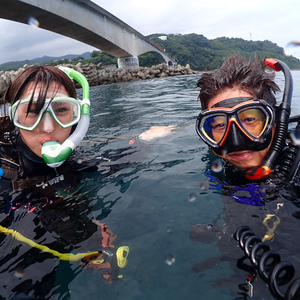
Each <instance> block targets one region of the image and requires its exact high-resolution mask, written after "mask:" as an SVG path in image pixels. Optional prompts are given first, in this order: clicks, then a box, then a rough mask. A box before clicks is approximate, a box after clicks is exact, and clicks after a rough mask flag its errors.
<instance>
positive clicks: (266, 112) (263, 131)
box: [196, 97, 275, 155]
mask: <svg viewBox="0 0 300 300" xmlns="http://www.w3.org/2000/svg"><path fill="white" fill-rule="evenodd" d="M221 107H222V108H221ZM227 107H228V108H227ZM274 121H275V112H274V109H273V107H272V106H271V105H269V104H268V103H267V102H265V101H264V100H253V99H251V98H249V97H239V98H230V99H226V100H223V101H220V102H218V103H217V104H216V105H214V106H213V107H212V108H211V109H209V110H208V109H206V110H203V111H201V112H200V114H199V116H198V118H197V121H196V131H197V134H198V135H199V136H200V137H201V139H202V140H203V141H204V142H205V143H206V144H208V145H209V146H210V147H212V148H213V150H214V151H215V152H216V153H217V154H219V155H223V154H224V153H230V152H235V151H243V150H255V151H259V150H263V149H265V148H267V147H268V146H269V144H270V142H271V139H272V127H273V126H274Z"/></svg>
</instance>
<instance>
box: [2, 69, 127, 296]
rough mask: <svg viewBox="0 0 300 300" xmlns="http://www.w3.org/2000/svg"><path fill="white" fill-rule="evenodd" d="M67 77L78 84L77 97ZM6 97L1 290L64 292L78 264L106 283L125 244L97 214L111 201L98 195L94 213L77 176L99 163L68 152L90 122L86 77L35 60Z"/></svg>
mask: <svg viewBox="0 0 300 300" xmlns="http://www.w3.org/2000/svg"><path fill="white" fill-rule="evenodd" d="M71 79H74V80H75V81H77V82H78V83H79V84H80V85H81V87H82V94H83V97H82V98H83V99H82V100H79V99H77V97H76V89H75V85H74V83H73V82H72V80H71ZM4 101H5V103H4V107H3V108H4V111H5V115H4V116H2V119H1V125H2V132H1V149H0V154H1V157H0V163H1V165H0V167H1V172H2V178H1V179H0V195H1V197H0V198H1V199H0V200H1V201H0V215H1V220H0V242H1V255H0V274H1V276H0V279H1V280H0V281H1V284H0V298H1V299H2V298H3V299H20V298H22V299H25V298H26V299H40V298H42V299H52V297H54V295H56V294H61V295H67V294H68V293H70V291H69V287H68V283H69V282H70V281H72V279H73V278H74V277H75V276H76V275H77V274H78V272H77V271H74V270H76V269H78V268H79V267H80V269H88V268H92V269H94V270H100V272H101V273H102V277H103V278H104V280H105V281H107V282H109V283H112V282H113V281H115V280H117V279H118V278H120V276H121V275H120V274H119V269H120V268H123V267H125V266H126V263H127V255H128V252H129V249H128V247H127V246H121V247H116V248H115V246H114V245H112V241H113V240H114V239H115V236H114V237H113V234H112V232H111V231H110V230H108V228H107V226H106V225H104V224H102V223H100V222H99V221H98V220H102V219H104V218H105V217H106V216H107V215H108V214H109V212H110V210H111V207H112V206H113V205H114V203H115V202H113V201H111V203H110V202H106V203H105V204H104V203H103V207H104V206H105V209H104V208H103V210H102V212H101V214H100V215H97V216H96V217H95V218H93V217H91V215H90V214H91V211H92V208H93V205H92V203H91V202H92V199H93V200H94V199H95V195H93V196H92V197H89V192H90V190H89V189H88V188H87V187H85V185H84V184H83V183H82V181H81V179H82V175H83V170H85V171H87V172H91V171H96V170H97V169H98V167H97V166H96V165H95V163H94V164H93V165H91V166H89V165H87V164H86V163H85V162H84V163H81V162H80V163H77V160H76V159H75V158H74V157H70V155H71V153H72V151H73V149H74V148H75V147H76V146H77V145H79V143H80V142H81V140H82V139H83V138H84V136H85V134H86V132H87V129H88V126H89V119H90V115H89V112H90V110H89V108H90V101H89V85H88V82H87V80H86V79H85V77H84V76H83V75H81V74H80V73H79V72H77V71H75V70H73V69H69V68H66V67H61V69H60V68H57V67H52V66H47V65H43V66H32V67H29V68H27V69H25V70H24V71H23V72H22V73H21V74H20V75H19V76H18V77H17V78H16V79H15V80H14V81H13V82H12V84H11V85H10V86H9V87H8V89H7V91H6V92H5V95H4ZM11 184H12V186H11ZM11 188H13V190H14V191H13V192H12V191H11ZM93 197H94V198H93ZM101 200H102V198H101V197H97V201H98V205H99V206H101ZM102 202H104V200H102ZM100 211H101V210H100ZM96 219H97V220H96ZM11 237H12V238H11ZM76 252H77V253H76ZM37 262H38V264H37ZM73 267H74V268H73ZM72 268H73V269H72ZM58 270H61V272H58ZM19 274H21V275H19ZM61 274H63V275H62V276H60V275H61ZM67 274H69V275H68V276H67ZM60 277H61V279H60ZM60 285H61V287H60V288H58V287H59V286H60ZM66 297H67V296H66Z"/></svg>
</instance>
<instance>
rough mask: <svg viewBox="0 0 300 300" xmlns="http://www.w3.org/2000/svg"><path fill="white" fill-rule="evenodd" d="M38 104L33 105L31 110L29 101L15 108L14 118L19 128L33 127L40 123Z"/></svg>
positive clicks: (21, 102)
mask: <svg viewBox="0 0 300 300" xmlns="http://www.w3.org/2000/svg"><path fill="white" fill-rule="evenodd" d="M39 115H40V114H39V113H38V112H37V103H34V102H33V103H32V104H31V106H30V108H29V100H24V101H23V100H22V101H20V102H19V103H16V104H15V105H14V106H13V111H12V117H13V121H14V124H15V126H17V127H28V128H30V127H32V126H34V125H35V123H36V122H38V121H39Z"/></svg>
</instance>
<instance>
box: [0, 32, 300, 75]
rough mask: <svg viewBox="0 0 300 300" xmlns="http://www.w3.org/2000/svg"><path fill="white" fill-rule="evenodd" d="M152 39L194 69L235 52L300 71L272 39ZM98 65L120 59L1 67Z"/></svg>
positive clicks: (152, 60) (148, 60) (99, 56)
mask: <svg viewBox="0 0 300 300" xmlns="http://www.w3.org/2000/svg"><path fill="white" fill-rule="evenodd" d="M148 38H149V39H150V41H152V42H154V43H155V44H157V45H159V46H160V47H161V48H163V49H165V51H166V53H167V54H168V55H169V56H171V57H172V58H174V59H176V60H177V61H178V63H179V64H180V65H182V66H185V65H187V64H189V65H190V66H191V69H192V70H195V71H208V70H214V69H216V68H218V67H220V66H221V64H222V62H223V61H224V59H225V58H226V57H228V56H230V55H231V54H233V53H236V52H239V53H240V54H241V55H242V56H244V57H246V58H249V57H250V56H253V55H254V54H256V55H258V56H260V57H261V58H266V57H272V58H276V59H280V60H282V61H283V62H285V63H286V64H287V65H288V66H289V67H290V69H293V70H300V60H299V59H297V58H295V57H293V56H285V55H284V53H283V48H282V47H279V46H278V45H277V44H275V43H272V42H271V41H268V40H265V41H246V40H243V39H241V38H227V37H220V38H216V39H211V40H210V39H208V38H206V37H205V36H203V35H201V34H200V35H199V34H194V33H192V34H184V35H181V34H168V35H167V34H152V35H150V36H148ZM79 61H80V62H82V63H83V64H99V63H102V64H103V65H112V64H115V65H117V58H115V57H113V56H111V55H109V54H107V53H104V52H101V51H93V52H92V53H83V54H82V55H80V56H78V55H67V56H63V57H48V56H43V57H40V58H36V59H32V60H25V61H19V62H10V63H5V64H2V65H0V70H4V71H6V70H7V71H9V70H17V69H18V68H20V67H23V66H24V64H28V65H35V64H50V65H58V64H66V63H71V64H74V65H75V64H77V63H78V62H79ZM139 62H140V66H143V67H151V66H153V65H157V64H159V63H160V62H159V61H158V59H157V57H156V56H155V55H153V54H151V53H146V54H143V55H140V56H139Z"/></svg>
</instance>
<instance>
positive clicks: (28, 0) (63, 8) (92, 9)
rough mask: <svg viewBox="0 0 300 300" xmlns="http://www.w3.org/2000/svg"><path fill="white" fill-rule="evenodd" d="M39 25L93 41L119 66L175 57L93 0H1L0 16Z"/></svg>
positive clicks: (89, 41) (95, 45) (168, 62)
mask: <svg viewBox="0 0 300 300" xmlns="http://www.w3.org/2000/svg"><path fill="white" fill-rule="evenodd" d="M30 17H31V18H32V17H34V18H35V19H36V20H37V21H38V22H39V27H40V28H43V29H46V30H49V31H52V32H56V33H59V34H61V35H64V36H67V37H70V38H72V39H75V40H78V41H80V42H83V43H85V44H88V45H91V46H93V47H95V48H97V49H99V50H101V51H103V52H106V53H109V54H111V55H113V56H115V57H117V58H118V66H119V68H133V67H138V66H139V63H138V56H139V55H141V54H144V53H147V52H151V53H153V54H154V55H155V56H156V57H157V58H158V59H159V61H161V62H165V63H166V64H167V65H173V61H172V59H171V58H170V57H169V56H168V55H167V54H166V53H165V52H164V50H163V49H162V48H160V47H159V46H158V45H156V44H154V43H152V42H151V41H150V40H149V39H147V38H146V37H145V36H143V35H142V34H141V33H139V32H138V31H136V30H135V29H133V28H132V27H130V26H129V25H127V24H126V23H124V22H123V21H121V20H120V19H118V18H117V17H115V16H114V15H112V14H111V13H109V12H108V11H106V10H104V9H103V8H101V7H100V6H98V5H96V4H95V3H94V2H92V1H90V0H0V18H3V19H7V20H11V21H16V22H20V23H24V24H28V19H29V18H30Z"/></svg>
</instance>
